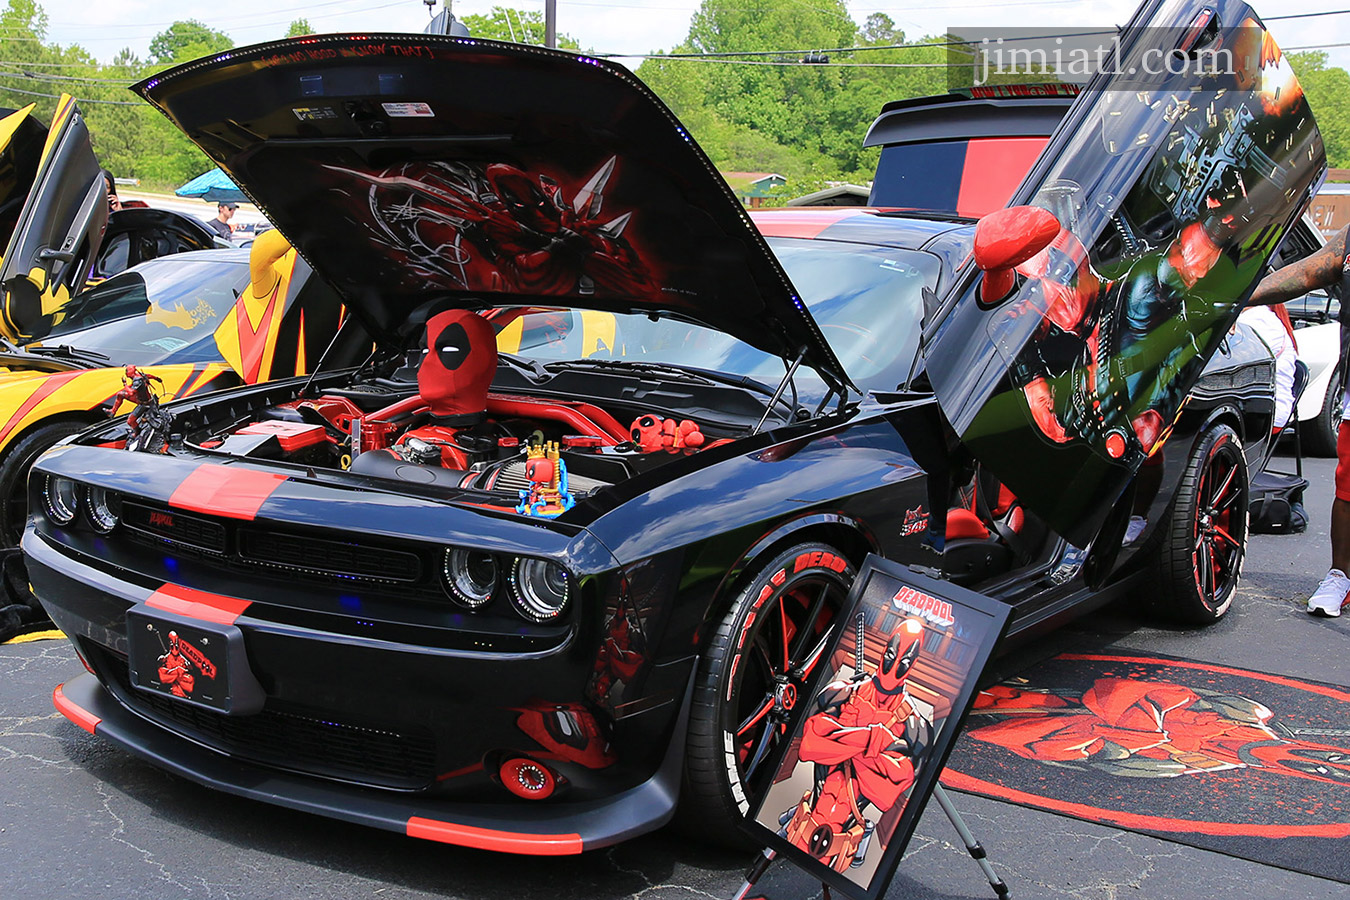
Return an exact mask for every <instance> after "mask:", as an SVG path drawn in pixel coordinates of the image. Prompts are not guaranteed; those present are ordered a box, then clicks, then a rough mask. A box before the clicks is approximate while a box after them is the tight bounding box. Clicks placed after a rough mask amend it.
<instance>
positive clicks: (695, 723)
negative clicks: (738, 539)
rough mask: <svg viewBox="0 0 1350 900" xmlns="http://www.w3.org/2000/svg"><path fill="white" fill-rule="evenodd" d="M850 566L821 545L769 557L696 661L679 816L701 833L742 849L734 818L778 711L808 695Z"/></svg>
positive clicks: (765, 771)
mask: <svg viewBox="0 0 1350 900" xmlns="http://www.w3.org/2000/svg"><path fill="white" fill-rule="evenodd" d="M855 574H856V572H855V571H854V568H853V566H852V564H850V563H849V562H848V560H847V559H846V558H845V557H844V555H843V554H842V553H840V552H839V551H838V550H836V549H835V548H833V547H830V546H828V545H827V544H820V543H807V544H798V545H797V546H795V547H791V548H789V549H787V550H784V551H783V552H782V553H778V554H776V555H775V556H774V557H773V558H772V559H770V560H768V561H767V562H766V563H765V564H764V565H763V566H762V567H761V568H760V569H759V570H758V573H757V574H756V575H755V576H754V577H753V578H752V579H751V580H750V581H749V582H748V583H747V584H746V585H745V587H744V588H743V589H742V590H741V591H740V592H739V593H738V594H737V596H736V599H735V601H734V602H733V603H732V605H731V608H730V609H729V610H728V611H727V614H726V616H725V617H724V618H723V620H722V622H721V624H720V625H719V626H718V628H717V630H716V632H715V633H714V634H713V636H712V638H711V640H710V641H709V644H708V648H707V650H706V651H705V652H704V654H703V656H702V658H701V659H700V660H699V666H698V674H697V676H696V681H695V685H694V698H693V706H692V708H691V709H690V716H689V736H688V745H687V747H686V752H685V770H684V784H683V788H682V791H681V797H680V821H681V822H682V824H683V825H684V827H685V829H686V830H687V831H690V832H691V833H693V834H694V835H695V836H697V837H700V838H702V839H704V840H707V841H711V842H714V843H718V844H723V845H727V846H743V845H744V844H745V843H746V839H745V837H744V836H742V835H741V834H740V832H739V831H738V830H737V828H736V822H737V821H739V820H740V819H742V818H743V817H744V816H745V814H746V812H747V811H748V810H749V808H750V805H751V802H752V798H754V797H757V796H758V795H759V794H760V793H761V792H763V791H764V790H765V789H766V788H767V787H768V783H769V779H770V777H771V774H772V773H771V772H770V771H769V770H770V767H771V766H770V763H771V762H772V757H773V755H774V753H773V751H774V749H775V748H776V747H777V746H778V742H779V741H780V740H781V739H782V738H783V732H784V731H785V726H784V724H783V722H784V720H785V717H786V715H787V712H788V710H789V709H790V708H792V707H795V706H796V704H798V703H803V702H808V699H809V698H807V697H806V694H805V684H806V683H807V682H809V681H810V679H811V677H812V676H813V675H814V674H815V668H816V666H817V665H819V664H820V662H821V660H822V659H823V649H824V645H825V642H826V640H827V639H828V638H829V636H830V630H831V626H832V625H833V624H834V620H835V618H836V614H837V613H838V611H839V609H840V608H841V607H842V605H843V602H844V598H845V596H846V595H847V594H848V589H849V586H850V585H851V584H852V582H853V578H854V576H855Z"/></svg>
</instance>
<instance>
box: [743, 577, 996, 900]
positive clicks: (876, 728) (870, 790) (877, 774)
mask: <svg viewBox="0 0 1350 900" xmlns="http://www.w3.org/2000/svg"><path fill="white" fill-rule="evenodd" d="M845 606H846V610H845V614H844V615H841V616H840V618H839V619H838V621H839V622H840V623H841V625H840V626H839V631H838V633H836V634H835V635H834V636H833V638H832V639H831V641H830V645H831V648H830V650H829V651H828V654H827V655H826V654H822V655H821V656H820V657H818V662H817V664H816V665H815V670H814V672H812V674H811V677H810V678H809V680H808V683H807V685H806V688H807V690H805V691H804V693H803V694H802V696H803V698H805V700H806V702H803V703H799V704H798V705H797V708H796V718H795V719H794V720H790V721H789V722H788V723H785V724H784V726H783V727H784V728H785V729H787V730H788V731H789V732H790V739H789V740H788V741H785V742H784V743H783V745H782V746H783V748H784V749H783V751H782V754H781V756H780V758H779V759H778V760H777V761H776V763H775V769H774V772H775V775H774V779H773V782H772V784H771V786H770V787H769V789H768V790H767V791H766V792H765V795H764V797H763V798H762V799H761V800H760V802H759V804H758V806H757V808H756V810H755V812H754V814H753V816H752V818H751V821H749V822H748V823H747V828H748V829H749V830H750V831H751V832H752V833H753V834H754V836H755V837H756V838H757V839H759V840H762V841H763V842H764V843H767V844H768V845H769V846H770V847H771V848H773V849H775V850H778V851H779V852H781V853H783V854H785V855H786V856H787V858H789V859H791V860H792V861H793V862H794V863H796V864H797V865H798V866H800V867H801V868H803V869H804V870H805V871H806V872H807V873H808V874H810V875H811V876H812V877H813V878H819V879H820V880H821V882H822V883H824V884H826V885H829V886H830V887H833V888H838V889H839V890H840V891H842V892H844V893H846V894H848V895H850V896H853V897H858V898H863V900H871V898H875V897H879V896H881V894H882V893H883V892H884V891H885V888H886V885H887V883H889V881H890V879H891V876H892V875H893V874H894V871H895V867H896V865H897V864H898V863H899V860H900V856H901V854H902V853H903V851H904V846H905V844H906V843H907V842H908V840H909V836H910V834H911V833H912V832H913V830H914V826H915V824H916V823H917V822H918V818H919V815H920V813H921V812H922V811H923V807H924V805H925V803H926V802H927V799H928V795H929V794H930V793H931V791H932V790H933V786H934V784H935V783H936V780H937V774H938V772H939V771H941V769H942V765H943V762H944V761H945V759H946V756H947V752H948V750H949V748H950V746H951V743H952V741H953V739H954V738H955V735H956V733H957V730H958V729H959V727H960V722H961V719H962V718H963V716H964V715H965V713H966V711H967V709H968V708H969V706H970V702H971V698H972V695H973V692H974V687H975V684H976V682H977V681H978V680H979V677H980V675H981V673H982V672H983V671H984V666H985V663H986V662H987V661H988V659H989V657H990V655H991V654H992V652H993V648H994V646H995V644H996V643H997V641H998V639H999V637H1000V636H1001V635H1002V633H1003V628H1004V626H1005V625H1006V622H1007V616H1008V610H1007V607H1005V606H1003V605H1002V604H999V603H997V602H995V601H993V600H990V599H988V598H986V597H983V596H980V595H978V594H974V593H972V592H970V591H966V590H963V589H961V588H959V587H956V586H954V585H951V584H948V583H945V582H939V581H936V580H933V579H930V578H928V577H926V576H923V575H920V574H918V573H916V572H913V571H911V570H909V569H906V568H902V567H900V566H896V565H894V564H891V563H888V562H886V561H884V560H880V559H878V558H876V557H869V561H868V564H867V565H866V566H864V568H863V570H862V572H861V573H860V574H859V576H858V579H857V582H856V583H855V585H854V588H853V590H852V591H851V592H850V601H849V603H847V604H845Z"/></svg>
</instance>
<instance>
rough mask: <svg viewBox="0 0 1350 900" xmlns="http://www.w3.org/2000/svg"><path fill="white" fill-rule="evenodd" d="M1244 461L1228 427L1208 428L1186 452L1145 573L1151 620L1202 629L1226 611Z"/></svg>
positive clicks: (1239, 539)
mask: <svg viewBox="0 0 1350 900" xmlns="http://www.w3.org/2000/svg"><path fill="white" fill-rule="evenodd" d="M1247 489H1248V481H1247V461H1246V458H1245V457H1244V456H1243V454H1242V441H1241V440H1240V439H1239V438H1238V436H1237V433H1236V432H1234V431H1233V429H1232V428H1230V427H1228V426H1227V425H1213V426H1211V427H1210V428H1209V429H1208V430H1206V431H1205V433H1204V434H1203V435H1202V436H1201V438H1200V440H1199V441H1198V442H1197V443H1196V445H1195V449H1194V450H1192V451H1191V456H1190V459H1189V460H1188V461H1187V463H1186V471H1185V472H1184V473H1183V474H1182V478H1181V485H1180V487H1179V488H1178V489H1177V495H1176V498H1175V499H1174V500H1173V501H1172V507H1171V509H1170V510H1169V511H1168V518H1167V521H1165V522H1163V523H1162V528H1161V532H1162V533H1161V540H1160V542H1159V543H1158V545H1157V549H1156V550H1155V551H1154V552H1155V554H1156V559H1154V560H1151V562H1152V563H1153V564H1152V565H1150V566H1149V569H1150V570H1151V571H1152V572H1153V584H1152V585H1150V588H1151V590H1149V593H1148V600H1149V605H1150V606H1151V607H1152V608H1153V610H1154V611H1155V612H1158V613H1159V614H1161V615H1164V616H1166V617H1167V618H1170V619H1172V620H1174V621H1177V622H1182V623H1185V624H1189V625H1208V624H1210V623H1212V622H1217V621H1218V620H1219V619H1221V618H1223V616H1224V614H1225V613H1227V612H1228V610H1229V607H1231V606H1232V603H1233V597H1234V595H1235V594H1236V593H1237V586H1238V579H1239V577H1240V576H1241V574H1242V561H1243V557H1244V555H1245V553H1246V549H1247V502H1248V498H1247Z"/></svg>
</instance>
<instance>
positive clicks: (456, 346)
mask: <svg viewBox="0 0 1350 900" xmlns="http://www.w3.org/2000/svg"><path fill="white" fill-rule="evenodd" d="M496 371H497V338H496V335H494V334H493V332H492V326H491V325H489V324H488V322H487V320H486V319H484V318H483V317H482V316H480V315H477V314H476V313H471V312H468V311H466V310H462V309H452V310H450V311H448V312H443V313H440V314H439V315H435V316H432V317H431V320H430V321H428V322H427V347H426V350H425V351H423V355H422V364H421V365H420V366H419V367H418V369H417V390H418V393H420V394H421V396H422V399H423V400H425V401H426V402H427V404H428V405H429V406H430V407H431V414H432V415H433V416H436V417H437V418H440V419H452V420H455V422H456V423H457V424H468V423H470V422H472V421H476V420H478V419H481V418H482V417H483V415H484V414H485V413H486V411H487V393H488V388H489V387H490V386H491V385H492V376H493V375H494V374H495V373H496Z"/></svg>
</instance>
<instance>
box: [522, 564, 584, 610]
mask: <svg viewBox="0 0 1350 900" xmlns="http://www.w3.org/2000/svg"><path fill="white" fill-rule="evenodd" d="M571 592H572V579H571V577H570V576H569V575H568V574H567V570H566V569H564V568H562V567H561V566H558V565H555V564H553V563H551V562H548V561H546V560H542V559H527V558H521V559H518V560H516V564H515V565H514V566H513V567H512V569H511V599H512V601H514V602H515V605H516V611H517V612H519V613H520V614H521V615H522V616H524V617H525V618H527V619H529V620H530V621H531V622H550V621H552V620H554V619H556V618H558V616H560V615H562V614H563V610H565V609H566V608H567V600H568V597H569V595H570V594H571Z"/></svg>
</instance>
